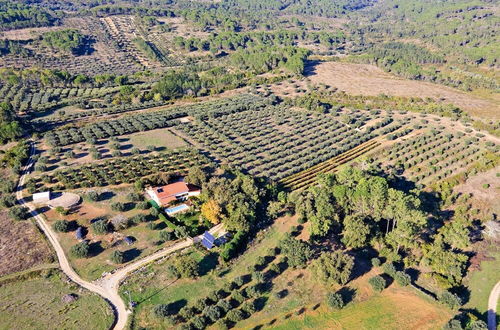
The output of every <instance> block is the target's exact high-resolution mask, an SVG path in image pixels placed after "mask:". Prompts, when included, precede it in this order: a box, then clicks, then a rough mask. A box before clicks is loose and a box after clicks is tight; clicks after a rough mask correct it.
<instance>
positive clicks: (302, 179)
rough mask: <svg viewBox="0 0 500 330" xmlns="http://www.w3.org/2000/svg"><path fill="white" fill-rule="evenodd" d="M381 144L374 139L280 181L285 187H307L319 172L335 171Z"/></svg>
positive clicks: (291, 188)
mask: <svg viewBox="0 0 500 330" xmlns="http://www.w3.org/2000/svg"><path fill="white" fill-rule="evenodd" d="M379 145H380V142H379V141H378V139H372V140H370V141H367V142H365V143H362V144H360V145H359V146H357V147H355V148H352V149H351V150H349V151H347V152H344V153H342V154H340V155H338V156H336V157H333V158H331V159H329V160H327V161H325V162H323V163H320V164H317V165H316V166H313V167H311V168H309V169H307V170H305V171H302V172H299V173H297V174H294V175H291V176H289V177H287V178H285V179H284V180H281V181H280V183H281V184H282V185H283V187H285V188H287V189H290V190H298V189H303V188H306V187H308V186H310V185H311V184H312V183H314V182H315V181H316V177H317V176H318V174H323V173H332V172H335V170H336V169H337V168H338V167H339V166H341V165H343V164H345V163H347V162H349V161H351V160H353V159H355V158H357V157H359V156H362V155H363V154H366V153H367V152H369V151H371V150H373V149H375V148H376V147H378V146H379Z"/></svg>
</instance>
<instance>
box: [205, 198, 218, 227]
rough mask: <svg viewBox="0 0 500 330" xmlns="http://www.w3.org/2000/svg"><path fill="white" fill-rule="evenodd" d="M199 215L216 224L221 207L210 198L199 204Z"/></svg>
mask: <svg viewBox="0 0 500 330" xmlns="http://www.w3.org/2000/svg"><path fill="white" fill-rule="evenodd" d="M201 215H203V216H204V217H205V218H207V219H208V221H210V222H211V223H213V224H214V225H216V224H218V223H219V222H220V216H221V207H220V206H219V204H217V202H216V201H214V200H213V199H210V200H208V201H207V202H205V203H203V205H202V206H201Z"/></svg>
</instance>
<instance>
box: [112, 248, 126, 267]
mask: <svg viewBox="0 0 500 330" xmlns="http://www.w3.org/2000/svg"><path fill="white" fill-rule="evenodd" d="M110 259H111V261H112V262H113V263H115V264H122V263H123V262H124V261H125V256H124V254H123V252H122V251H118V250H117V251H113V253H111V258H110Z"/></svg>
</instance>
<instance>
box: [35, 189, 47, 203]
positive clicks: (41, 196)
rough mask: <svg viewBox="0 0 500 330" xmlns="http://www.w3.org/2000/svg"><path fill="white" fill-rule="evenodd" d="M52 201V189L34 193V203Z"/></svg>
mask: <svg viewBox="0 0 500 330" xmlns="http://www.w3.org/2000/svg"><path fill="white" fill-rule="evenodd" d="M48 201H50V191H44V192H39V193H36V194H33V203H47V202H48Z"/></svg>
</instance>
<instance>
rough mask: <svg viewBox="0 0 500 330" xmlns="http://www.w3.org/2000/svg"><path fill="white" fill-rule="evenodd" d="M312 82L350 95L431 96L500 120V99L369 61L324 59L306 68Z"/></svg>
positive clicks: (474, 113) (476, 114)
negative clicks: (411, 77) (405, 74)
mask: <svg viewBox="0 0 500 330" xmlns="http://www.w3.org/2000/svg"><path fill="white" fill-rule="evenodd" d="M307 76H308V78H309V79H310V80H311V82H312V83H313V84H320V83H323V84H327V85H330V86H332V87H336V88H338V89H339V90H341V91H345V92H346V93H348V94H353V95H379V94H386V95H393V96H407V97H412V96H415V97H422V98H426V97H430V98H433V99H437V100H442V101H443V102H448V103H452V104H454V105H456V106H458V107H460V108H462V109H464V110H466V111H468V112H469V113H470V114H471V115H473V116H477V117H482V118H487V119H500V98H498V97H497V98H496V99H495V100H486V99H482V98H479V97H477V96H473V95H470V94H467V93H464V92H461V91H458V90H456V89H453V88H450V87H445V86H442V85H438V84H433V83H429V82H422V81H415V80H408V79H403V78H398V77H396V76H394V75H391V74H389V73H386V72H384V71H383V70H382V69H380V68H378V67H376V66H374V65H368V64H352V63H341V62H323V63H320V64H318V65H315V66H312V67H309V68H308V72H307Z"/></svg>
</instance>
